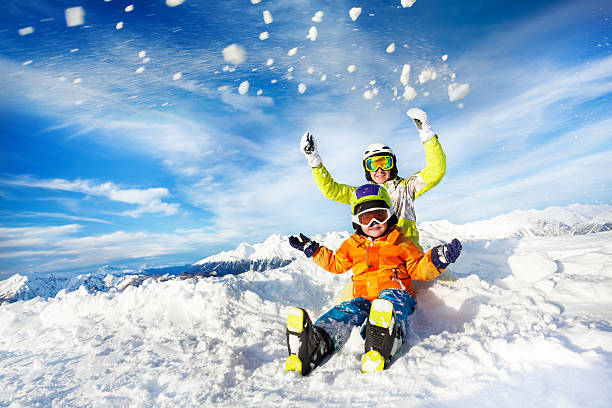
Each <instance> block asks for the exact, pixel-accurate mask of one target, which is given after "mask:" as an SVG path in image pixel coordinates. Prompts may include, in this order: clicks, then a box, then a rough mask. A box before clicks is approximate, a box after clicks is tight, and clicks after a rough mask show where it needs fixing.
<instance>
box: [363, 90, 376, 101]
mask: <svg viewBox="0 0 612 408" xmlns="http://www.w3.org/2000/svg"><path fill="white" fill-rule="evenodd" d="M376 95H378V88H373V89H368V90H367V91H365V92H364V93H363V97H364V98H366V99H372V98H373V97H375V96H376Z"/></svg>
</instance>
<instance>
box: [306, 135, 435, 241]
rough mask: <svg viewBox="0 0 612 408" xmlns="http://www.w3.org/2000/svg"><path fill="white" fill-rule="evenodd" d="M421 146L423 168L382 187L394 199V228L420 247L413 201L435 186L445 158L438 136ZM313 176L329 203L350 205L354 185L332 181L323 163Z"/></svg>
mask: <svg viewBox="0 0 612 408" xmlns="http://www.w3.org/2000/svg"><path fill="white" fill-rule="evenodd" d="M423 145H424V146H425V168H424V169H423V170H421V171H419V172H417V173H415V174H413V175H412V176H410V177H408V178H402V177H399V176H398V177H396V178H394V179H393V180H388V181H387V182H386V183H385V184H384V187H385V188H386V189H387V191H388V192H389V195H390V196H391V199H392V200H393V211H395V214H396V215H397V218H398V220H399V222H398V224H397V225H398V226H400V227H402V228H403V229H404V234H405V235H406V236H407V237H408V238H410V240H411V241H412V242H414V244H415V245H416V246H417V247H419V248H421V245H420V244H419V231H418V230H417V227H416V215H415V213H414V200H415V199H416V198H417V197H419V196H421V194H423V193H425V192H426V191H428V190H429V189H431V188H432V187H434V186H435V185H437V184H438V183H439V182H440V180H442V177H444V174H445V173H446V155H445V154H444V151H443V150H442V146H441V145H440V142H439V141H438V136H434V137H433V138H432V139H430V140H428V141H427V142H425V143H423ZM312 175H313V177H314V180H315V183H317V186H318V187H319V190H321V193H323V195H324V196H325V198H327V199H328V200H332V201H338V202H340V203H343V204H349V202H350V199H351V194H352V193H353V191H355V189H357V186H349V185H347V184H340V183H337V182H336V181H334V179H333V178H332V176H331V175H330V174H329V171H327V169H326V168H325V166H324V165H323V164H322V163H321V164H319V165H318V166H317V167H315V168H313V169H312ZM421 249H422V248H421Z"/></svg>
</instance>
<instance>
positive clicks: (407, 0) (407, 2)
mask: <svg viewBox="0 0 612 408" xmlns="http://www.w3.org/2000/svg"><path fill="white" fill-rule="evenodd" d="M414 3H416V0H402V7H403V8H406V7H412V5H413V4H414Z"/></svg>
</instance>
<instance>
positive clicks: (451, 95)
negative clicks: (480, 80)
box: [448, 83, 471, 102]
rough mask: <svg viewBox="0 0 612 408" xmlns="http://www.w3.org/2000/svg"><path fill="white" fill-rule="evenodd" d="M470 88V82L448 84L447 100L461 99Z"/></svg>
mask: <svg viewBox="0 0 612 408" xmlns="http://www.w3.org/2000/svg"><path fill="white" fill-rule="evenodd" d="M470 89H471V88H470V84H457V83H452V84H448V100H449V101H451V102H453V101H458V100H459V99H463V98H465V97H466V95H467V94H468V93H469V92H470Z"/></svg>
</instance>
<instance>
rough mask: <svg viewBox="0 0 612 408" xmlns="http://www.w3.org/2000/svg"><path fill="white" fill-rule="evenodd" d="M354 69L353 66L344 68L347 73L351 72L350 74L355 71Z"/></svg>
mask: <svg viewBox="0 0 612 408" xmlns="http://www.w3.org/2000/svg"><path fill="white" fill-rule="evenodd" d="M356 69H357V67H356V66H355V65H349V66H348V67H347V68H346V70H347V71H348V72H351V73H352V72H355V70H356Z"/></svg>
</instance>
